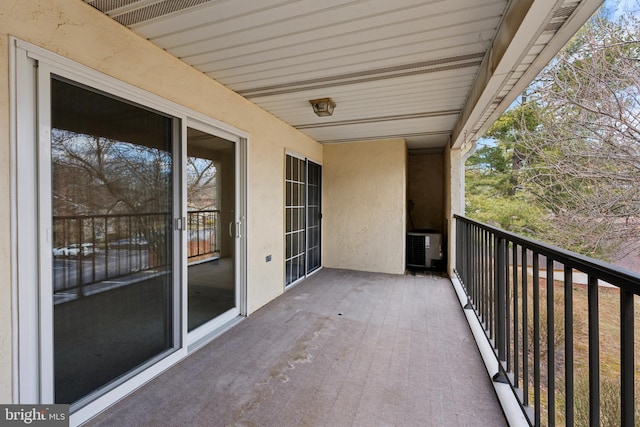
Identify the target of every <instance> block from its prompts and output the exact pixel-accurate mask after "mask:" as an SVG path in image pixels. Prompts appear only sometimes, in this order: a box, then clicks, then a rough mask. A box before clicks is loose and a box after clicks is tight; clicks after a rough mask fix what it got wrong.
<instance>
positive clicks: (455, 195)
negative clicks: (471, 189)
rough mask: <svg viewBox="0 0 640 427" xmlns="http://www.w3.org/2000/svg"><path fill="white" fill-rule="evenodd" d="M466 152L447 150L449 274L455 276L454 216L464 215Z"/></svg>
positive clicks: (446, 186)
mask: <svg viewBox="0 0 640 427" xmlns="http://www.w3.org/2000/svg"><path fill="white" fill-rule="evenodd" d="M465 153H466V151H465V150H462V149H459V148H458V149H452V148H449V147H447V148H446V150H445V168H446V169H447V172H446V174H445V175H446V176H445V180H446V182H445V201H446V206H445V215H446V219H447V228H448V230H447V233H448V245H447V260H448V262H447V272H448V273H449V275H450V276H453V270H454V267H455V265H456V264H455V263H456V238H457V236H456V227H455V220H454V218H453V216H454V215H463V214H464V162H465V159H466V155H465Z"/></svg>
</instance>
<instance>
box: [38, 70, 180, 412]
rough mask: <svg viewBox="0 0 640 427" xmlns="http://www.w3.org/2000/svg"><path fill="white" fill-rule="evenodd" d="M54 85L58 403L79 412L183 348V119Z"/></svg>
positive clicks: (51, 150) (66, 84)
mask: <svg viewBox="0 0 640 427" xmlns="http://www.w3.org/2000/svg"><path fill="white" fill-rule="evenodd" d="M47 83H49V84H50V86H49V89H50V95H51V102H50V116H49V117H50V129H51V132H50V141H49V144H48V147H46V148H45V149H43V150H42V153H43V155H44V156H43V158H42V159H41V161H42V162H45V161H46V162H48V164H49V166H50V169H49V170H50V177H47V176H42V177H41V179H42V181H43V186H42V187H43V188H46V187H47V184H48V182H46V181H48V180H49V179H50V210H49V215H50V217H49V218H48V220H47V222H48V221H50V224H51V229H52V241H51V243H50V247H49V249H48V251H50V252H49V253H50V254H51V265H52V272H51V277H52V282H53V286H52V287H51V292H52V298H51V299H50V301H51V304H52V320H53V325H52V329H53V330H52V336H51V339H52V347H53V383H54V396H55V402H56V403H76V402H79V401H81V400H82V399H83V398H85V397H87V396H89V395H90V394H92V393H95V392H96V391H98V390H102V391H105V390H108V389H109V388H111V387H112V386H113V385H116V384H118V383H120V382H122V379H123V378H127V377H129V376H131V375H132V374H133V373H135V372H136V371H138V370H140V369H141V368H143V367H144V366H146V365H148V364H150V363H153V361H154V360H158V359H159V358H161V357H162V355H163V354H164V353H166V352H170V351H172V350H175V349H176V348H177V346H178V344H179V340H178V338H179V335H178V334H179V329H178V327H179V322H177V320H176V319H177V316H176V313H177V312H178V310H179V308H178V307H177V305H176V300H175V295H176V294H175V292H174V289H175V288H176V284H175V280H174V279H175V278H176V275H175V273H174V272H175V268H174V267H175V263H174V250H173V241H174V238H175V237H174V230H173V227H172V223H173V218H174V205H175V200H174V166H175V165H174V163H175V158H176V156H175V147H176V143H177V142H178V140H177V138H176V135H177V133H176V130H177V129H179V125H180V122H179V121H178V120H177V119H174V118H172V117H170V116H167V115H165V114H162V113H159V112H156V111H153V110H151V109H148V108H145V107H142V106H140V105H136V104H133V103H131V102H127V101H125V100H122V99H118V98H116V97H113V96H110V95H106V94H104V93H101V92H99V91H97V90H94V89H89V88H87V87H84V86H82V85H80V84H77V83H73V82H71V81H68V80H66V79H64V78H61V77H57V76H55V75H51V77H50V78H49V79H47ZM48 106H49V105H46V106H44V108H47V107H48ZM176 128H177V129H176ZM47 154H49V156H47ZM46 157H49V158H48V159H47V158H46ZM47 169H48V168H47V167H46V166H45V167H44V168H43V170H47ZM45 205H46V204H45ZM46 311H48V310H46ZM45 323H46V322H45Z"/></svg>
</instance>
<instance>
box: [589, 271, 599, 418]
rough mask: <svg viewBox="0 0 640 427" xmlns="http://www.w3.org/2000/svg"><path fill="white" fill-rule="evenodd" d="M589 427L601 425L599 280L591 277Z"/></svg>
mask: <svg viewBox="0 0 640 427" xmlns="http://www.w3.org/2000/svg"><path fill="white" fill-rule="evenodd" d="M587 299H588V300H589V302H588V311H589V425H591V426H599V425H600V327H599V324H598V323H599V316H598V278H597V277H594V276H591V275H589V289H588V292H587Z"/></svg>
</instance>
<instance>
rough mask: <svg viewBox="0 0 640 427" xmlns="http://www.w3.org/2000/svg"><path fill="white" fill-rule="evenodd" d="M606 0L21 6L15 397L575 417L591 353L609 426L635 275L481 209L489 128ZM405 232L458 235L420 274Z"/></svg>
mask: <svg viewBox="0 0 640 427" xmlns="http://www.w3.org/2000/svg"><path fill="white" fill-rule="evenodd" d="M601 3H602V2H601V1H600V0H576V1H573V0H571V1H570V0H567V1H546V0H533V1H525V0H512V1H507V0H482V1H469V0H451V1H450V0H447V1H422V0H402V1H400V0H399V1H377V0H369V1H359V0H358V1H349V0H335V1H329V2H317V1H314V0H299V1H278V0H269V1H235V0H234V1H216V0H194V1H160V0H137V1H136V0H132V1H120V0H84V1H81V0H22V1H14V2H5V3H3V4H2V5H1V6H0V33H1V35H2V36H3V39H4V40H8V43H7V44H2V43H0V47H2V50H1V52H2V55H3V56H2V61H3V62H2V63H3V64H4V65H6V66H5V67H4V68H5V69H8V70H9V73H8V75H4V74H3V75H1V76H0V77H2V78H3V79H4V81H5V83H6V84H5V86H7V87H9V88H10V91H9V93H4V92H2V93H0V97H1V98H0V99H1V100H2V103H1V104H0V106H7V108H2V109H0V110H1V113H2V114H3V116H2V117H0V118H1V119H2V120H4V122H6V123H8V125H7V126H5V128H6V131H4V130H3V133H2V134H0V135H1V138H0V143H1V144H2V149H3V150H5V152H3V153H2V154H3V155H2V156H0V170H4V171H7V172H6V174H5V175H6V176H4V175H3V178H2V179H3V181H2V182H1V183H0V184H1V185H0V195H2V196H3V197H4V199H6V200H7V201H8V203H6V206H7V207H6V209H5V207H4V204H3V205H2V206H3V207H2V208H1V209H5V210H4V211H2V212H1V213H0V218H5V220H4V222H2V223H0V225H2V226H4V228H5V229H6V230H5V231H6V235H7V236H10V237H9V238H8V239H7V241H6V242H3V243H2V244H3V245H4V246H2V247H0V252H1V253H6V254H9V255H7V257H5V258H1V259H0V282H1V283H10V284H11V286H7V287H6V289H4V291H2V290H0V294H1V295H0V296H1V298H0V325H2V326H0V379H1V380H2V381H0V401H7V402H9V401H10V402H13V403H16V404H37V403H42V404H52V403H60V404H69V405H70V411H71V424H72V425H80V424H83V423H88V424H89V425H122V424H123V423H125V424H129V425H279V426H280V425H313V426H315V425H318V426H320V425H363V426H364V425H366V426H371V425H434V426H435V425H437V426H442V425H504V424H507V423H510V424H512V425H521V424H522V425H526V424H530V425H553V424H554V423H566V424H567V425H570V424H572V423H573V422H576V423H579V422H581V420H582V419H583V418H581V417H583V415H584V414H585V412H584V407H583V406H579V403H580V402H579V398H580V399H581V398H582V397H583V396H584V393H582V392H581V391H580V392H579V391H578V389H579V388H580V387H582V382H581V381H583V376H582V374H583V373H584V372H585V366H588V367H589V369H588V373H587V385H586V390H587V396H588V398H587V400H588V404H587V412H586V414H587V415H586V416H587V418H588V420H589V421H588V422H590V423H591V424H592V425H598V424H599V421H600V418H599V417H600V411H599V408H602V407H603V406H604V405H605V403H609V402H610V401H617V402H620V404H619V408H620V409H618V411H619V412H618V413H616V414H619V417H618V418H619V419H620V421H621V422H622V424H624V425H633V423H634V417H635V419H637V415H634V413H635V405H634V404H635V398H634V393H635V379H634V374H635V365H636V364H637V362H636V360H638V358H637V357H634V356H635V355H634V353H635V347H638V346H635V347H634V346H633V343H634V342H635V341H634V340H635V336H636V335H637V333H636V331H635V329H634V327H633V318H634V317H635V314H634V307H633V306H634V298H635V295H637V294H638V293H639V290H638V277H637V276H635V275H633V274H629V273H626V272H620V271H619V270H618V269H615V268H613V267H611V266H608V265H603V264H601V263H597V262H593V261H591V260H586V259H583V258H581V257H576V256H575V255H573V254H568V253H566V252H564V251H562V250H558V249H556V248H550V247H548V246H546V245H542V244H539V243H537V242H531V241H528V240H527V239H523V238H521V237H519V236H513V235H509V234H507V233H504V232H502V231H500V230H495V229H492V228H490V227H486V226H484V225H482V224H477V223H474V222H473V221H469V220H467V219H466V218H464V217H462V216H461V215H462V213H463V212H464V161H465V159H466V157H467V156H468V155H469V153H470V152H471V151H472V150H473V147H474V144H475V142H476V140H477V139H478V138H479V137H481V136H482V134H483V133H484V132H485V130H486V129H487V128H488V126H490V125H491V123H492V122H493V121H494V120H495V119H496V118H497V117H499V115H500V114H501V113H502V112H503V111H504V110H505V109H506V108H507V107H508V106H509V105H510V104H511V103H512V102H513V101H514V99H516V97H517V96H518V95H519V94H520V92H521V91H522V90H523V89H524V88H525V87H526V86H527V85H528V84H529V82H530V81H531V80H532V79H533V78H534V76H535V75H536V74H537V73H538V72H539V71H540V70H541V69H542V68H543V67H544V66H545V65H546V64H547V63H548V61H549V60H550V59H551V58H552V57H553V56H554V54H555V53H557V52H558V50H559V49H560V48H561V47H562V46H563V45H564V44H565V43H566V42H567V40H569V39H570V37H571V36H572V35H573V34H575V33H576V32H577V31H578V29H579V28H580V26H581V25H582V24H583V23H584V22H585V21H586V20H587V19H588V18H589V17H590V16H591V14H592V13H593V12H594V11H595V10H596V9H597V7H598V6H599V5H600V4H601ZM5 92H6V91H5ZM203 182H204V183H205V184H206V185H205V184H202V183H203ZM201 184H202V185H201ZM194 188H195V190H197V191H195V190H194ZM410 207H411V208H412V209H411V210H410ZM0 221H1V220H0ZM412 232H415V233H418V234H421V235H422V236H423V237H424V236H427V235H433V236H437V239H436V240H433V242H434V244H433V246H431V247H430V249H433V250H434V251H435V252H434V253H433V258H431V259H429V260H427V259H425V260H424V263H423V265H422V267H423V268H422V269H418V270H417V272H416V270H413V269H409V270H408V269H407V267H408V266H411V264H414V263H415V260H413V259H412V260H411V262H409V261H408V260H409V255H410V254H409V251H410V249H409V247H408V245H407V242H408V241H409V237H408V235H409V233H412ZM434 238H435V237H434ZM429 239H430V237H429ZM429 241H431V240H429ZM435 242H438V244H436V243H435ZM424 248H426V246H425V245H424V243H423V249H424ZM422 256H423V257H424V254H422ZM559 269H560V270H562V273H558V271H560V270H559ZM407 271H408V272H409V274H406V273H407ZM411 273H413V274H411ZM547 277H553V278H554V280H553V281H552V280H546V278H547ZM222 283H223V284H222ZM576 286H582V288H580V289H577V290H575V292H574V293H572V292H571V290H572V289H574V288H575V287H576ZM542 289H544V292H543V291H542ZM611 290H613V291H612V292H614V293H615V292H618V293H619V301H618V305H617V306H616V307H618V306H619V307H620V316H619V317H620V321H619V322H618V323H617V324H614V325H609V324H607V328H609V327H611V328H612V330H613V331H614V332H613V333H614V334H618V333H619V335H620V338H619V339H616V340H613V341H607V342H606V343H601V342H599V340H598V336H601V335H599V332H598V325H599V321H601V319H602V318H601V317H599V314H598V313H599V312H598V307H599V304H601V303H599V301H605V300H606V301H607V302H609V301H610V298H609V296H607V298H604V296H603V295H604V294H605V293H607V295H609V293H611V292H610V291H611ZM219 291H222V292H219ZM582 291H585V292H586V295H587V296H586V297H585V299H581V298H582V296H583V294H584V292H582ZM560 294H561V295H563V297H562V298H561V299H560V300H559V299H558V295H560ZM554 296H555V297H554ZM598 296H603V298H601V299H598ZM572 297H575V298H574V299H573V300H572V299H571V298H572ZM614 298H618V295H617V294H616V295H615V296H614ZM583 300H584V301H585V306H584V307H585V310H586V311H588V313H589V316H588V319H586V320H584V321H583V319H582V317H581V316H580V315H576V316H575V318H573V317H572V313H574V312H576V313H578V312H580V310H578V309H575V310H569V309H567V307H573V305H572V301H580V302H582V301H583ZM557 301H563V302H562V304H561V308H562V309H561V310H560V312H561V313H562V314H554V307H555V305H554V304H556V303H557ZM201 308H202V310H200V309H201ZM603 310H604V308H601V309H600V313H602V311H603ZM607 310H608V308H607ZM201 315H202V316H201ZM561 318H562V325H563V329H562V333H559V332H558V331H559V330H560V328H559V325H560V320H559V319H561ZM578 318H579V319H580V320H579V321H576V319H578ZM585 325H586V326H585ZM603 330H604V327H603V328H602V329H600V331H603ZM585 331H586V332H585ZM607 332H611V331H610V330H609V329H607ZM585 334H586V335H585ZM548 336H553V337H555V338H557V339H547V338H546V337H548ZM583 336H587V341H586V342H583V340H582V338H583ZM616 336H617V335H616ZM145 340H149V342H147V341H145ZM151 341H153V342H151ZM614 341H615V343H614V344H612V342H614ZM147 344H148V345H147ZM610 346H613V347H615V346H617V347H616V348H619V350H617V351H618V353H615V352H614V356H613V358H614V359H615V362H611V363H612V364H614V365H615V364H617V365H619V373H618V378H619V380H618V382H617V383H615V381H614V382H613V383H611V382H610V381H608V380H607V381H605V380H604V378H605V377H607V376H608V375H609V374H610V372H600V371H598V369H596V367H597V366H598V365H599V360H602V359H599V357H601V355H603V356H602V357H603V358H604V357H605V356H604V354H605V353H603V348H604V347H610ZM560 348H562V352H561V354H560V353H558V350H559V349H560ZM548 354H554V355H556V357H553V358H550V357H547V355H548ZM585 354H586V359H585V358H584V357H583V356H584V355H585ZM606 357H609V353H606ZM614 359H611V360H614ZM105 366H109V369H106V368H105ZM560 366H562V369H560ZM573 372H575V373H576V375H573V374H572V373H573ZM605 383H606V387H609V386H610V384H618V386H615V387H614V388H615V389H616V391H617V395H616V397H615V399H609V398H608V397H606V398H605V397H601V396H605V395H603V394H602V393H601V391H602V390H604V388H605V387H601V384H605ZM606 396H608V395H606Z"/></svg>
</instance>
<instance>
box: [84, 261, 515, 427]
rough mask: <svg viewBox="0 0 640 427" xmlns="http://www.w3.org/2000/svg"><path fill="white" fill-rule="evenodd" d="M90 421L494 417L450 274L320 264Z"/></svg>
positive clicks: (387, 421) (425, 421)
mask: <svg viewBox="0 0 640 427" xmlns="http://www.w3.org/2000/svg"><path fill="white" fill-rule="evenodd" d="M88 425H92V426H279V427H280V426H332V427H334V426H367V427H371V426H500V425H506V421H505V418H504V415H503V413H502V410H501V408H500V405H499V403H498V400H497V398H496V396H495V393H494V390H493V387H492V385H491V382H490V379H489V377H488V375H487V372H486V370H485V368H484V365H483V363H482V360H481V358H480V354H479V353H478V349H477V347H476V344H475V341H474V340H473V337H472V335H471V332H470V330H469V327H468V325H467V322H466V320H465V318H464V315H463V312H462V309H461V307H460V305H459V303H458V301H457V299H456V295H455V292H454V289H453V287H452V285H451V282H450V281H449V280H448V279H446V278H445V277H442V276H440V275H439V274H429V273H428V274H427V275H426V276H415V277H414V276H399V275H387V274H375V273H363V272H354V271H345V270H331V269H324V270H322V271H320V272H318V273H317V274H315V275H313V276H312V277H310V278H309V279H307V280H306V281H304V282H303V283H301V284H300V285H298V286H295V287H294V288H292V289H291V290H289V291H288V292H286V293H285V294H284V295H283V296H281V297H279V298H277V299H276V300H274V301H273V302H271V303H270V304H268V305H267V306H265V307H263V308H262V309H260V310H258V311H257V312H255V313H253V314H252V315H251V316H249V317H248V318H247V319H246V320H244V321H243V322H241V323H240V324H238V325H237V326H235V327H234V328H232V329H231V330H230V331H228V332H226V333H225V334H223V335H222V336H220V337H219V338H217V339H216V340H214V341H213V342H212V343H210V344H208V345H207V346H205V347H203V348H202V349H200V350H198V351H197V352H195V353H194V354H192V355H191V356H189V357H188V358H186V359H184V360H183V361H182V362H180V363H178V364H177V365H175V366H174V367H172V368H171V369H169V370H168V371H166V372H165V373H163V374H162V375H160V376H159V377H157V378H156V379H155V380H154V381H152V382H150V383H148V384H147V385H145V386H144V387H142V388H141V389H139V390H137V391H136V392H135V393H133V394H132V395H130V396H128V397H126V398H125V399H124V400H122V401H120V402H119V403H117V404H116V405H114V406H112V407H111V408H110V409H108V410H107V411H106V412H104V413H102V414H100V415H99V416H98V417H96V418H94V419H93V420H91V421H90V422H89V423H88Z"/></svg>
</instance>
